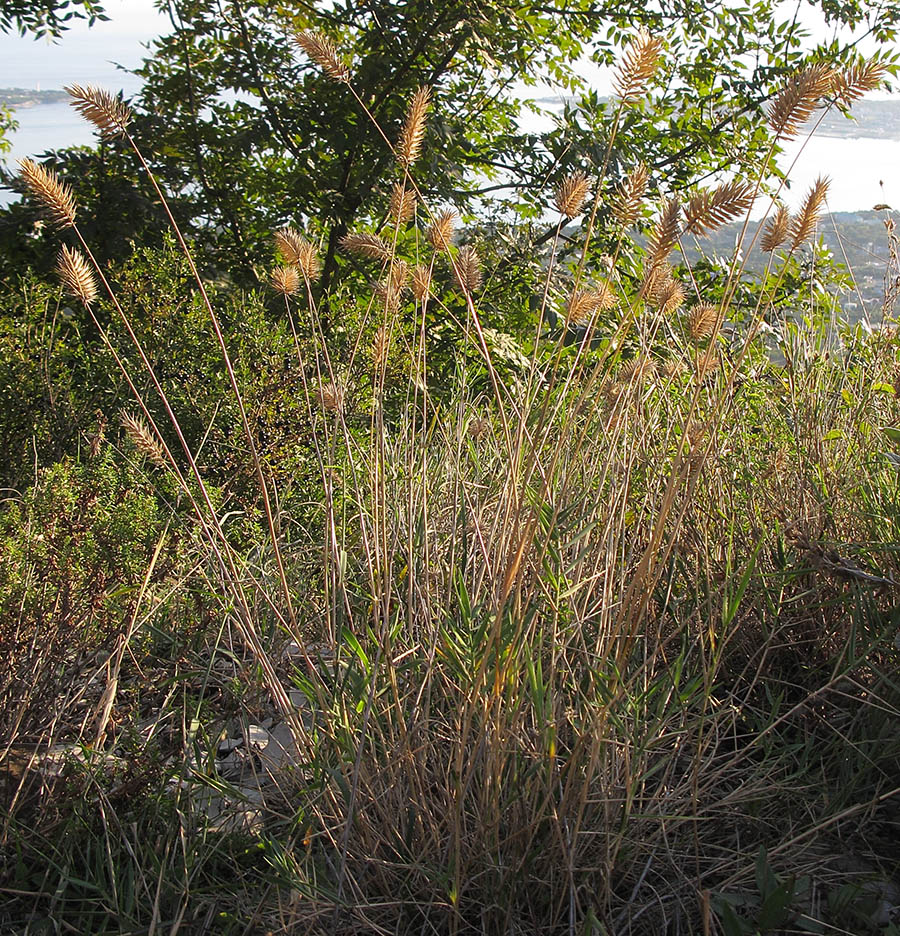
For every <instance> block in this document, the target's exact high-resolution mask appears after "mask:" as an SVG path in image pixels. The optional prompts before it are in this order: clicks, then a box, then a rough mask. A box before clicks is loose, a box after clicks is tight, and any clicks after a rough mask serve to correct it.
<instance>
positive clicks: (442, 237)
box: [425, 211, 456, 252]
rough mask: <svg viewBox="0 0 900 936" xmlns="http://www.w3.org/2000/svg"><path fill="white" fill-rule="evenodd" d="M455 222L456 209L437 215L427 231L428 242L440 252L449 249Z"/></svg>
mask: <svg viewBox="0 0 900 936" xmlns="http://www.w3.org/2000/svg"><path fill="white" fill-rule="evenodd" d="M455 224H456V212H455V211H442V212H441V213H440V214H438V215H435V218H434V222H433V223H432V224H431V226H430V227H429V228H428V230H427V231H426V232H425V237H426V238H427V240H428V243H429V244H431V246H432V247H433V248H434V249H435V250H437V251H438V252H441V251H446V250H448V249H449V248H450V241H451V238H452V237H453V227H454V225H455Z"/></svg>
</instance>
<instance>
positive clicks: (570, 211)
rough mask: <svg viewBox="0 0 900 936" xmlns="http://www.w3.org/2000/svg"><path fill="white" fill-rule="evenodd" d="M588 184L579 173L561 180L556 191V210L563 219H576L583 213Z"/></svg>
mask: <svg viewBox="0 0 900 936" xmlns="http://www.w3.org/2000/svg"><path fill="white" fill-rule="evenodd" d="M589 186H590V183H589V182H588V177H587V176H586V175H585V174H584V173H583V172H582V171H581V170H578V171H577V172H573V173H571V175H568V176H566V177H565V179H563V181H562V182H561V183H560V185H559V188H557V190H556V195H555V197H554V201H555V203H556V208H557V210H558V211H559V213H560V214H561V215H562V216H563V217H564V218H577V217H578V215H580V214H581V213H582V211H584V202H585V200H586V199H587V196H588V188H589Z"/></svg>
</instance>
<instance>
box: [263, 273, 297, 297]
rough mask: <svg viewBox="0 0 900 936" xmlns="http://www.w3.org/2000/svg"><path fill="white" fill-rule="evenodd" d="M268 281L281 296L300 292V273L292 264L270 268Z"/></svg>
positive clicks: (294, 294)
mask: <svg viewBox="0 0 900 936" xmlns="http://www.w3.org/2000/svg"><path fill="white" fill-rule="evenodd" d="M269 282H270V283H271V285H272V288H273V289H274V290H275V291H276V292H280V293H281V294H282V295H283V296H296V295H297V293H298V292H300V273H299V271H298V270H297V268H296V267H294V266H282V267H276V268H275V269H274V270H272V273H271V275H270V277H269Z"/></svg>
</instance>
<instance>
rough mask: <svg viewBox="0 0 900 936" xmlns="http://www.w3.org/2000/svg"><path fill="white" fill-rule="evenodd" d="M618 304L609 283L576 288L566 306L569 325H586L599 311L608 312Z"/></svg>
mask: <svg viewBox="0 0 900 936" xmlns="http://www.w3.org/2000/svg"><path fill="white" fill-rule="evenodd" d="M615 304H616V294H615V291H614V290H613V288H612V287H611V286H610V285H609V283H602V284H601V285H599V286H592V287H589V288H587V289H576V290H575V291H574V292H573V293H572V295H571V296H570V297H569V302H568V304H567V306H566V324H567V325H586V324H588V323H589V322H590V321H591V319H593V317H594V316H595V315H596V314H597V313H598V312H608V311H609V310H610V309H612V308H613V307H614V306H615Z"/></svg>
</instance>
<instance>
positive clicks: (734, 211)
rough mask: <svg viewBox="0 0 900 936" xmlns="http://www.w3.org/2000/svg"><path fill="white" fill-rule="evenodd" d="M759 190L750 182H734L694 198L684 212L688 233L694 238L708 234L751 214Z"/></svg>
mask: <svg viewBox="0 0 900 936" xmlns="http://www.w3.org/2000/svg"><path fill="white" fill-rule="evenodd" d="M754 191H755V188H754V186H753V185H751V184H750V183H749V182H742V181H741V180H740V179H733V180H732V181H731V182H725V183H723V184H722V185H719V186H717V187H716V188H715V189H713V190H712V191H709V190H708V189H707V190H705V191H702V192H697V193H696V194H695V195H692V196H691V199H690V201H689V202H688V204H687V207H686V208H685V212H684V219H685V229H686V230H688V231H691V232H692V233H693V234H700V235H702V234H707V233H709V232H710V231H714V230H715V229H716V228H719V227H721V226H722V225H723V224H727V223H728V222H729V221H731V220H732V219H734V218H736V217H737V216H738V215H740V214H743V213H744V212H746V211H748V210H749V209H750V207H751V206H752V204H753V195H754Z"/></svg>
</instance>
